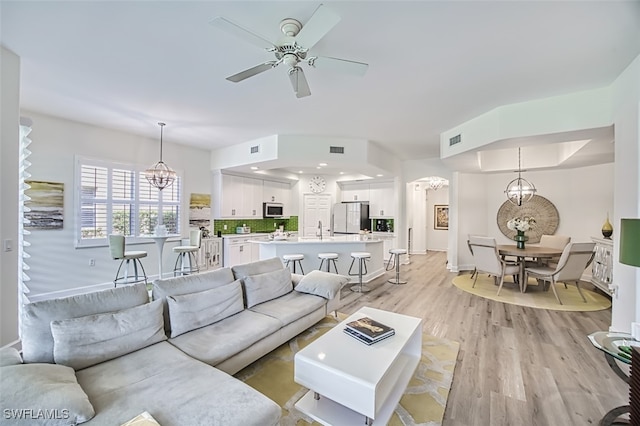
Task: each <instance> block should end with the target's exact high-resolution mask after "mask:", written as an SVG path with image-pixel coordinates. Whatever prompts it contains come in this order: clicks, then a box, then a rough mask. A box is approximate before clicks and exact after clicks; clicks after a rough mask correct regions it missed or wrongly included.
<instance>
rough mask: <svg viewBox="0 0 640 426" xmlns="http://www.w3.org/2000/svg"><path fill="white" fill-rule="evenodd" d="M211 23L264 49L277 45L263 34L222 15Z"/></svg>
mask: <svg viewBox="0 0 640 426" xmlns="http://www.w3.org/2000/svg"><path fill="white" fill-rule="evenodd" d="M209 23H210V24H211V25H213V26H214V27H216V28H219V29H221V30H223V31H226V32H228V33H229V34H233V35H235V36H236V37H238V38H240V39H242V40H244V41H246V42H248V43H251V44H253V45H255V46H258V47H260V48H263V49H270V48H272V47H274V46H275V43H274V42H272V41H271V40H268V39H266V38H264V37H262V36H261V35H258V34H255V33H253V32H251V31H249V30H248V29H246V28H243V27H241V26H240V25H238V24H236V23H233V22H231V21H229V20H228V19H226V18H223V17H221V16H218V17H216V18H213V19H212V20H211V21H209Z"/></svg>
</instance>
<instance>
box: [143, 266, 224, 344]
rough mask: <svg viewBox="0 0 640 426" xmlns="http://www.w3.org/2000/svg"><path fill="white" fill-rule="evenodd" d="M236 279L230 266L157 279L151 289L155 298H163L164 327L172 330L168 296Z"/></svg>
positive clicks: (221, 284)
mask: <svg viewBox="0 0 640 426" xmlns="http://www.w3.org/2000/svg"><path fill="white" fill-rule="evenodd" d="M234 280H235V278H233V273H232V272H231V269H230V268H220V269H216V270H215V271H209V272H203V273H200V274H191V275H185V276H182V277H173V278H168V279H164V280H155V281H154V282H153V289H152V290H151V294H152V298H153V300H162V301H163V305H164V329H165V330H166V331H167V332H169V331H171V319H170V318H169V307H168V306H167V300H166V298H167V297H168V296H180V295H183V294H189V293H197V292H199V291H204V290H210V289H212V288H216V287H220V286H223V285H226V284H229V283H232V282H233V281H234Z"/></svg>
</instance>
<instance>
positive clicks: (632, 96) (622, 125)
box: [611, 56, 640, 337]
mask: <svg viewBox="0 0 640 426" xmlns="http://www.w3.org/2000/svg"><path fill="white" fill-rule="evenodd" d="M613 110H614V123H615V124H614V129H615V141H616V145H615V156H616V170H615V199H614V202H615V214H614V216H613V221H612V224H613V239H614V241H616V240H617V239H618V238H619V235H620V234H619V224H620V219H621V218H637V217H640V56H638V57H637V58H636V59H635V60H634V61H633V63H631V65H629V67H628V68H627V69H626V70H625V71H624V72H623V73H622V74H621V75H620V76H619V77H618V79H617V80H616V81H615V82H614V84H613ZM618 250H619V247H618V245H617V244H614V246H613V258H614V261H615V262H614V264H613V282H614V284H615V285H617V286H618V291H617V292H616V294H615V296H614V298H613V308H612V314H611V329H612V330H616V331H626V332H630V331H631V324H632V322H635V323H640V292H639V291H638V290H637V288H638V284H640V268H634V267H632V266H628V265H623V264H621V263H620V262H618V259H619V254H618ZM634 335H636V336H637V337H640V336H638V335H637V334H636V333H634Z"/></svg>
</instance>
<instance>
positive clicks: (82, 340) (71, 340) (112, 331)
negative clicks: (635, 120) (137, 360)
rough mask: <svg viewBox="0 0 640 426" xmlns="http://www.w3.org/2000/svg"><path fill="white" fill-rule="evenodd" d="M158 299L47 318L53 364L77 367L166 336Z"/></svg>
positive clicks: (79, 367)
mask: <svg viewBox="0 0 640 426" xmlns="http://www.w3.org/2000/svg"><path fill="white" fill-rule="evenodd" d="M163 322H164V321H163V317H162V302H161V301H160V300H156V301H154V302H151V303H146V304H144V305H140V306H135V307H133V308H129V309H123V310H121V311H118V312H109V313H105V314H96V315H88V316H86V317H80V318H70V319H64V320H56V321H52V322H51V333H52V334H53V342H54V346H53V357H54V359H55V362H56V364H62V365H66V366H69V367H71V368H73V369H74V370H81V369H83V368H87V367H90V366H92V365H95V364H99V363H101V362H104V361H108V360H110V359H114V358H118V357H120V356H122V355H126V354H128V353H131V352H134V351H137V350H138V349H142V348H146V347H147V346H151V345H153V344H154V343H158V342H161V341H163V340H166V339H167V336H166V335H165V334H164V327H163Z"/></svg>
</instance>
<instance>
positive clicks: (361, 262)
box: [349, 251, 371, 293]
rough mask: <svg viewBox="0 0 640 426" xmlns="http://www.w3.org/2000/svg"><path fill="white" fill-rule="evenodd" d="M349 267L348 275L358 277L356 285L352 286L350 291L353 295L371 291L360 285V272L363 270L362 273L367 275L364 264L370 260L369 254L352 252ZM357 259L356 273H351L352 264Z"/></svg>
mask: <svg viewBox="0 0 640 426" xmlns="http://www.w3.org/2000/svg"><path fill="white" fill-rule="evenodd" d="M351 258H352V260H351V266H349V275H357V276H358V285H352V286H351V291H353V292H355V293H366V292H368V291H371V289H370V288H369V287H367V286H364V285H362V270H363V269H364V273H365V274H367V264H366V262H367V261H368V260H369V259H370V258H371V253H369V252H366V251H354V252H352V253H351ZM356 259H358V273H357V274H355V273H352V272H351V269H352V268H353V263H354V262H355V261H356Z"/></svg>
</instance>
